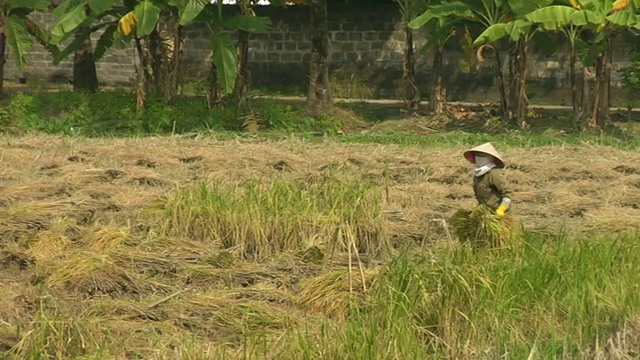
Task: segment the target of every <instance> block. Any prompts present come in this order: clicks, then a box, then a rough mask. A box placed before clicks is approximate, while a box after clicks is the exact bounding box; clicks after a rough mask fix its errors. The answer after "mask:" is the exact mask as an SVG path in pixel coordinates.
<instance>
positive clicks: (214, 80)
mask: <svg viewBox="0 0 640 360" xmlns="http://www.w3.org/2000/svg"><path fill="white" fill-rule="evenodd" d="M218 86H219V84H218V69H217V67H216V64H215V63H214V62H213V61H211V68H210V70H209V95H208V96H207V105H208V106H209V110H211V109H213V108H214V107H216V105H218V102H219V101H220V90H219V87H218Z"/></svg>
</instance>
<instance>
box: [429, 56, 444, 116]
mask: <svg viewBox="0 0 640 360" xmlns="http://www.w3.org/2000/svg"><path fill="white" fill-rule="evenodd" d="M443 56H444V49H443V46H436V48H435V53H434V54H433V67H432V73H433V85H432V87H431V99H429V110H430V111H431V112H433V113H435V114H442V113H443V112H444V111H445V107H446V99H445V95H444V88H443V86H442V58H443Z"/></svg>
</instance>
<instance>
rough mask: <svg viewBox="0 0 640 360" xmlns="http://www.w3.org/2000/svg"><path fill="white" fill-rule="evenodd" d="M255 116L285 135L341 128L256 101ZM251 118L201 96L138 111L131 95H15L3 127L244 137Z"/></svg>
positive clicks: (152, 103)
mask: <svg viewBox="0 0 640 360" xmlns="http://www.w3.org/2000/svg"><path fill="white" fill-rule="evenodd" d="M250 111H251V112H252V113H254V114H255V115H256V117H257V119H258V121H259V122H261V123H262V125H264V127H266V128H267V129H272V130H277V131H283V132H309V131H318V130H335V129H337V128H339V127H340V126H341V125H340V124H339V123H338V122H336V121H334V120H333V119H331V118H325V117H323V118H321V119H312V118H310V117H308V116H305V115H304V109H303V107H302V106H300V105H293V104H282V103H279V102H276V101H273V100H268V99H255V100H253V101H252V102H251V110H250ZM245 113H246V112H245ZM245 113H243V111H240V110H239V109H238V108H236V107H234V106H231V105H229V104H227V103H224V102H223V104H222V105H221V106H219V107H216V108H213V109H209V107H208V106H207V103H206V100H205V99H204V98H202V97H197V96H184V97H182V98H180V99H179V100H178V102H177V103H176V104H175V105H174V106H166V105H164V104H163V103H162V101H161V100H160V99H155V98H151V99H149V100H148V102H147V106H146V108H144V109H140V110H136V106H135V95H134V94H133V93H131V92H130V91H124V90H118V91H105V92H98V93H95V94H87V93H76V92H71V91H61V92H56V93H34V94H23V93H18V94H14V95H13V96H12V97H11V98H10V99H9V102H8V106H7V107H6V110H5V111H4V112H3V113H2V114H0V121H2V123H3V124H5V125H6V124H10V125H13V126H16V127H18V128H19V129H22V130H25V131H36V132H45V133H50V134H78V133H79V134H82V135H85V136H97V135H104V134H112V135H138V134H168V133H185V132H197V131H204V130H216V131H239V130H241V129H242V122H243V118H244V115H245Z"/></svg>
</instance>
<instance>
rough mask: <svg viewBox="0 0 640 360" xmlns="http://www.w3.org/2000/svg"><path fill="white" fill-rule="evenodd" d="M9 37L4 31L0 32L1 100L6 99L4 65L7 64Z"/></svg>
mask: <svg viewBox="0 0 640 360" xmlns="http://www.w3.org/2000/svg"><path fill="white" fill-rule="evenodd" d="M6 49H7V37H6V36H5V34H4V31H1V32H0V99H2V98H4V64H6V62H7V59H6V55H7V51H6Z"/></svg>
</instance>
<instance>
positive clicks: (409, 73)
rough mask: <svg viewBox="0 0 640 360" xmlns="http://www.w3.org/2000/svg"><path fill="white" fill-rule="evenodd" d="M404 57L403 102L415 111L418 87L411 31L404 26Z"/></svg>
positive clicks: (417, 101)
mask: <svg viewBox="0 0 640 360" xmlns="http://www.w3.org/2000/svg"><path fill="white" fill-rule="evenodd" d="M404 33H405V35H406V36H405V42H404V59H403V62H402V85H403V97H404V103H405V106H406V107H407V110H409V111H417V110H418V108H419V107H420V89H418V87H417V86H416V74H415V73H416V71H415V58H414V55H413V32H412V31H411V28H410V27H408V26H406V25H405V27H404Z"/></svg>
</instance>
